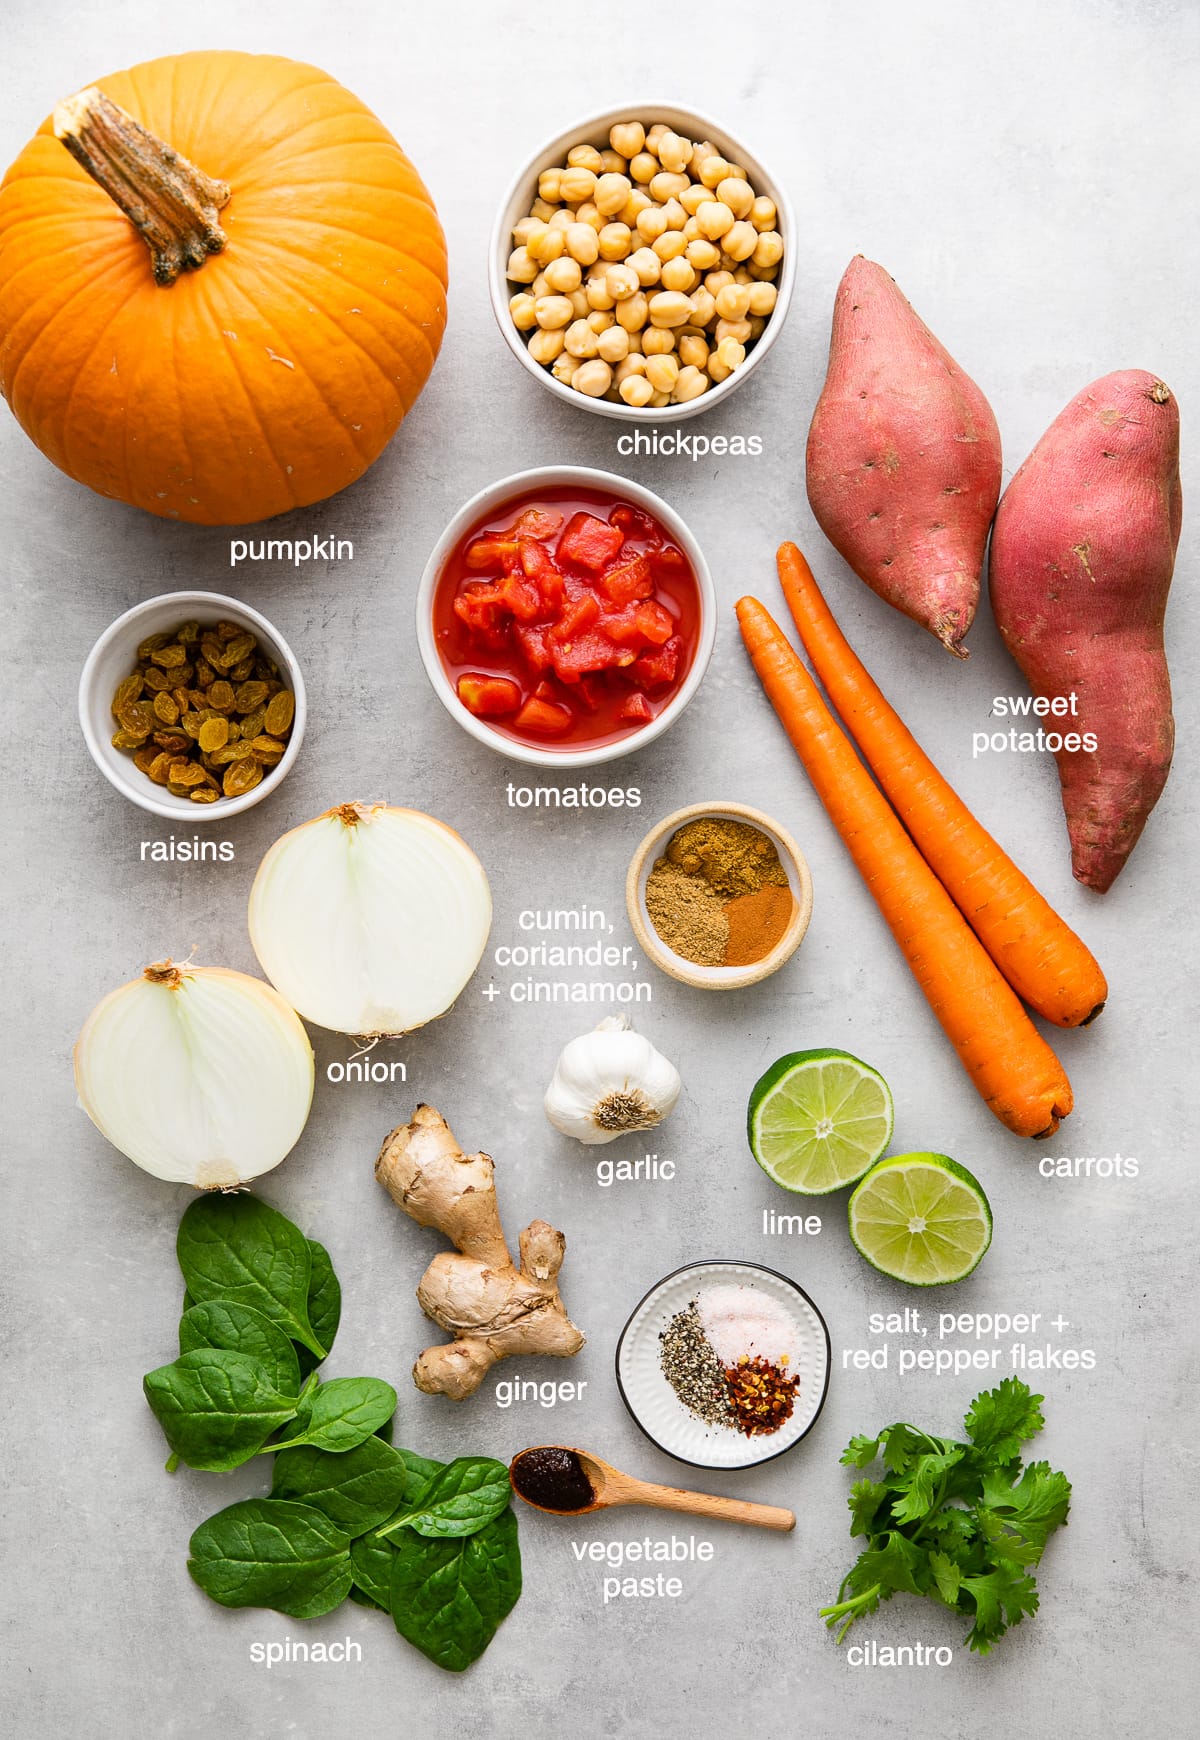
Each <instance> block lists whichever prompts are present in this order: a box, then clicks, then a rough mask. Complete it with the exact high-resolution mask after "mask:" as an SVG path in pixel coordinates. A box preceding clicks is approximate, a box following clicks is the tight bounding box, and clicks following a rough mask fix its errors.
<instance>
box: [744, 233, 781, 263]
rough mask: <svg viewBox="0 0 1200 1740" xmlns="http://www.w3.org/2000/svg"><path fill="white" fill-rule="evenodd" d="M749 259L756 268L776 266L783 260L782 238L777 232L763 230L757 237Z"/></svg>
mask: <svg viewBox="0 0 1200 1740" xmlns="http://www.w3.org/2000/svg"><path fill="white" fill-rule="evenodd" d="M755 234H757V231H756V232H755ZM751 258H752V259H753V261H754V264H755V265H756V266H760V267H762V266H777V265H778V264H779V262H780V260H782V258H783V237H782V236H781V235H780V233H779V231H778V230H764V231H763V233H762V235H761V236H759V237H758V242H757V245H756V246H755V248H754V251H753V254H752V255H751Z"/></svg>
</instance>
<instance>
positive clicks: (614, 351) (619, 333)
mask: <svg viewBox="0 0 1200 1740" xmlns="http://www.w3.org/2000/svg"><path fill="white" fill-rule="evenodd" d="M596 350H597V352H598V353H599V355H600V356H601V357H603V359H604V361H605V362H606V363H608V364H609V365H610V366H611V365H612V364H613V363H620V362H624V361H625V358H626V357H627V356H628V355H629V334H628V333H627V332H626V330H625V328H624V327H623V326H610V327H609V328H608V330H607V331H606V332H602V333H601V334H600V336H599V338H598V339H597V341H596Z"/></svg>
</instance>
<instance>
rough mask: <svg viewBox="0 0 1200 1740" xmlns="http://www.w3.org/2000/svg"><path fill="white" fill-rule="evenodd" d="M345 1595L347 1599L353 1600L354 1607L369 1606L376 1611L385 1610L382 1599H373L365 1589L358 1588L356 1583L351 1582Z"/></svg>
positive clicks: (381, 1611)
mask: <svg viewBox="0 0 1200 1740" xmlns="http://www.w3.org/2000/svg"><path fill="white" fill-rule="evenodd" d="M346 1595H347V1599H348V1600H350V1601H353V1602H354V1605H355V1606H356V1607H370V1608H372V1609H373V1611H374V1612H376V1613H386V1612H387V1608H386V1607H385V1606H384V1604H383V1602H382V1601H375V1600H373V1599H372V1597H371V1596H370V1595H368V1594H367V1592H366V1590H365V1589H360V1588H359V1586H358V1584H357V1583H351V1585H350V1587H349V1589H348V1590H347V1592H346Z"/></svg>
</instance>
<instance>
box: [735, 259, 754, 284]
mask: <svg viewBox="0 0 1200 1740" xmlns="http://www.w3.org/2000/svg"><path fill="white" fill-rule="evenodd" d="M733 281H734V283H735V284H753V282H754V276H753V268H752V267H750V266H742V265H738V263H737V262H736V261H735V262H734V267H733Z"/></svg>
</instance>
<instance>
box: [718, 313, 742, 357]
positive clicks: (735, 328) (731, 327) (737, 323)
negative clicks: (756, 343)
mask: <svg viewBox="0 0 1200 1740" xmlns="http://www.w3.org/2000/svg"><path fill="white" fill-rule="evenodd" d="M714 331H715V333H716V338H717V349H718V350H720V348H721V346H722V344H724V342H725V340H726V339H727V338H732V339H734V340H735V341H736V342H737V343H738V344H745V343H746V342H747V341H748V340H749V337H750V322H749V321H748V320H718V321H717V324H716V327H715V328H714Z"/></svg>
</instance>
